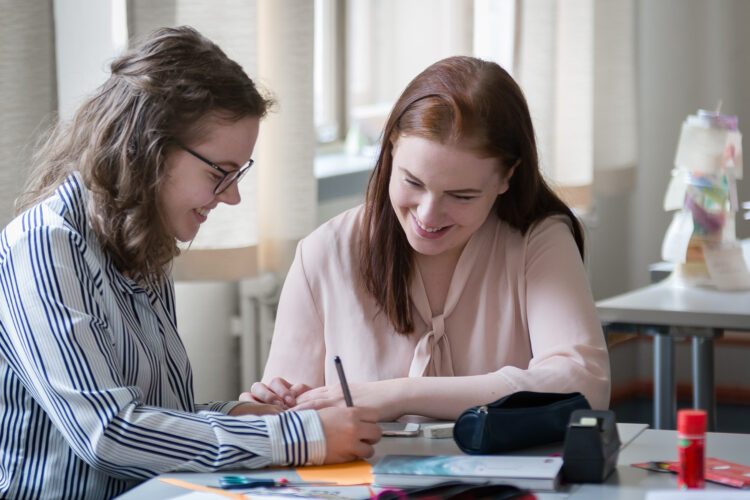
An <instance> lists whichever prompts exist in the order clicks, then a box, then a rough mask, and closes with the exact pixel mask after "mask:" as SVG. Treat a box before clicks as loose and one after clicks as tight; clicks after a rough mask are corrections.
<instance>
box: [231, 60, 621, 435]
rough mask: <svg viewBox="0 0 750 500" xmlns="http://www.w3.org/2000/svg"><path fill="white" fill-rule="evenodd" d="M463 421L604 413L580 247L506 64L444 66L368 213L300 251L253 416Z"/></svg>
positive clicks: (435, 73)
mask: <svg viewBox="0 0 750 500" xmlns="http://www.w3.org/2000/svg"><path fill="white" fill-rule="evenodd" d="M335 355H340V356H341V358H342V360H343V362H344V365H345V368H346V372H347V376H348V379H349V381H350V382H351V393H352V396H353V399H354V404H355V405H364V406H374V407H378V408H379V409H380V410H381V418H383V419H385V420H390V419H396V418H398V417H400V416H402V415H407V414H418V415H424V416H428V417H433V418H438V419H452V418H455V417H456V416H458V415H459V414H460V413H461V411H462V410H464V409H466V408H468V407H470V406H474V405H477V404H484V403H487V402H490V401H493V400H495V399H497V398H499V397H502V396H504V395H507V394H510V393H513V392H516V391H520V390H530V391H540V392H572V391H580V392H582V393H583V394H584V395H585V396H586V397H587V398H588V400H589V402H590V403H591V405H592V406H593V407H594V408H606V407H607V405H608V401H609V390H610V380H609V358H608V354H607V349H606V345H605V342H604V337H603V335H602V330H601V327H600V324H599V321H598V319H597V315H596V310H595V307H594V303H593V299H592V296H591V292H590V289H589V285H588V282H587V279H586V275H585V272H584V267H583V234H582V231H581V226H580V224H579V223H578V221H577V220H576V218H575V216H574V215H573V213H572V212H571V210H570V209H569V208H568V207H567V206H566V205H565V204H564V203H563V202H562V201H561V200H560V199H559V198H558V197H557V196H556V195H555V194H554V193H553V192H552V191H551V190H550V188H549V187H548V186H547V184H546V183H545V182H544V180H543V179H542V176H541V174H540V172H539V165H538V158H537V150H536V144H535V140H534V130H533V127H532V124H531V118H530V116H529V111H528V107H527V105H526V101H525V99H524V97H523V94H522V92H521V90H520V88H519V87H518V85H517V84H516V83H515V82H514V81H513V79H512V78H511V77H510V75H508V73H507V72H505V71H504V70H503V69H502V68H501V67H500V66H498V65H497V64H494V63H491V62H487V61H482V60H479V59H475V58H470V57H452V58H448V59H445V60H442V61H439V62H437V63H435V64H433V65H432V66H430V67H429V68H427V69H426V70H425V71H424V72H422V73H421V74H420V75H418V76H417V77H416V78H415V79H414V80H413V81H412V82H411V83H410V84H409V85H408V87H407V88H406V90H405V91H404V92H403V94H402V95H401V97H400V98H399V100H398V101H397V102H396V104H395V107H394V109H393V111H392V112H391V115H390V117H389V119H388V122H387V124H386V127H385V132H384V136H383V144H382V148H381V152H380V157H379V158H378V161H377V164H376V166H375V169H374V171H373V173H372V176H371V178H370V183H369V186H368V190H367V199H366V202H365V204H364V205H363V206H361V207H358V208H355V209H352V210H349V211H348V212H345V213H343V214H341V215H339V216H338V217H336V218H334V219H333V220H331V221H329V222H328V223H326V224H324V225H323V226H321V227H320V228H319V229H318V230H316V231H315V232H313V233H312V234H311V235H310V236H308V237H307V238H305V239H304V240H303V241H302V242H301V243H300V244H299V246H298V248H297V255H296V258H295V261H294V264H293V265H292V268H291V270H290V272H289V275H288V277H287V280H286V283H285V284H284V289H283V292H282V295H281V302H280V304H279V310H278V316H277V320H276V329H275V332H274V337H273V344H272V346H271V352H270V357H269V360H268V364H267V365H266V369H265V375H264V377H263V381H262V382H258V383H256V384H254V385H253V387H252V388H251V394H247V393H245V394H243V395H242V398H245V399H251V398H253V399H255V400H259V401H264V402H268V403H275V404H280V405H284V406H286V407H289V408H296V409H301V408H323V407H326V406H342V405H343V404H344V400H343V396H342V392H341V390H340V387H339V383H338V379H337V376H336V370H335V367H334V363H333V357H334V356H335Z"/></svg>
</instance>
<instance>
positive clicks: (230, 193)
mask: <svg viewBox="0 0 750 500" xmlns="http://www.w3.org/2000/svg"><path fill="white" fill-rule="evenodd" d="M217 199H218V200H219V201H220V202H222V203H226V204H227V205H236V204H238V203H239V202H240V201H241V200H242V197H241V196H240V188H239V185H238V184H237V183H236V182H233V183H232V185H231V186H229V187H228V188H227V190H226V191H223V192H221V193H219V194H218V195H217Z"/></svg>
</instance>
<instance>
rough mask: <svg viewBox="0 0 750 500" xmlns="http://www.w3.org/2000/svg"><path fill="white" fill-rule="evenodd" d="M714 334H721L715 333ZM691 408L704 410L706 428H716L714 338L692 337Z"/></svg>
mask: <svg viewBox="0 0 750 500" xmlns="http://www.w3.org/2000/svg"><path fill="white" fill-rule="evenodd" d="M714 336H721V333H720V332H718V333H715V334H714ZM692 340H693V408H700V409H703V410H706V414H707V415H706V416H707V422H706V425H707V430H709V431H715V430H716V398H715V396H714V339H713V337H693V339H692Z"/></svg>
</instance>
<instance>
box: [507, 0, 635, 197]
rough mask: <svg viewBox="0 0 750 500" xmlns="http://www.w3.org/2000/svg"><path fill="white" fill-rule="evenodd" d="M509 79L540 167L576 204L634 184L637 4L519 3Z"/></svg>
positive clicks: (624, 0)
mask: <svg viewBox="0 0 750 500" xmlns="http://www.w3.org/2000/svg"><path fill="white" fill-rule="evenodd" d="M516 9H517V10H516V17H517V22H516V30H517V32H516V37H515V38H516V50H515V68H514V76H515V77H516V79H517V80H518V82H519V84H520V85H521V87H522V88H523V89H524V92H525V93H526V97H527V99H528V101H529V107H530V108H531V114H532V118H533V119H534V124H535V126H536V132H537V136H538V141H539V150H540V159H541V166H542V168H543V170H544V171H545V174H546V176H547V178H548V179H550V180H551V182H552V184H553V185H555V187H556V188H557V189H558V190H559V191H560V193H561V194H562V195H563V197H564V198H565V199H566V201H568V202H569V203H570V204H572V205H573V206H575V207H577V208H580V209H584V210H586V209H588V208H589V207H590V206H591V199H592V187H593V189H594V190H595V191H596V192H600V193H619V192H623V191H626V190H628V189H630V188H632V187H633V185H634V175H635V163H636V157H637V139H636V92H635V85H636V78H635V6H634V0H564V1H563V0H517V3H516Z"/></svg>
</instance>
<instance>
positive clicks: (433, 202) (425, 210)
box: [417, 193, 441, 225]
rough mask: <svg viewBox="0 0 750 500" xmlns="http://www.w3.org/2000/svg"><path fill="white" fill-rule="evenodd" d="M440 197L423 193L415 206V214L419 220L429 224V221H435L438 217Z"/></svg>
mask: <svg viewBox="0 0 750 500" xmlns="http://www.w3.org/2000/svg"><path fill="white" fill-rule="evenodd" d="M440 210H441V207H440V199H439V198H438V197H437V196H434V195H432V194H429V193H427V194H425V195H424V196H422V199H421V200H420V201H419V206H418V207H417V215H418V216H419V220H420V221H421V222H423V223H424V224H428V225H429V224H430V222H432V221H435V222H437V221H438V219H439V218H440Z"/></svg>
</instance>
